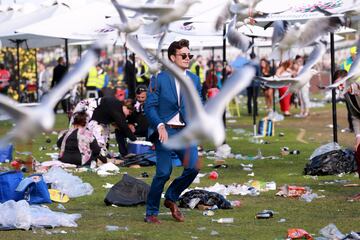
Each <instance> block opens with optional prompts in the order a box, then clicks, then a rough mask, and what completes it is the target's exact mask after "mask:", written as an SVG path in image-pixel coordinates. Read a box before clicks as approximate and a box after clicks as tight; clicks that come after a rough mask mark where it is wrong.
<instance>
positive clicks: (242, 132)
mask: <svg viewBox="0 0 360 240" xmlns="http://www.w3.org/2000/svg"><path fill="white" fill-rule="evenodd" d="M232 131H233V133H235V134H244V133H245V132H246V130H245V129H243V128H234V129H233V130H232Z"/></svg>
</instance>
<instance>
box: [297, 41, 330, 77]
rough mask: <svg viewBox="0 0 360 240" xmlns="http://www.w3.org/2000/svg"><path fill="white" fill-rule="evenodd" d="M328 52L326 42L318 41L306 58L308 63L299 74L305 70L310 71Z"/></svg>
mask: <svg viewBox="0 0 360 240" xmlns="http://www.w3.org/2000/svg"><path fill="white" fill-rule="evenodd" d="M325 52H326V43H324V42H318V43H316V45H315V47H314V48H313V50H312V51H311V53H310V55H309V57H308V58H307V60H306V64H305V65H304V67H303V68H302V69H301V71H300V72H299V75H302V74H303V73H305V72H308V71H310V69H311V68H312V67H313V66H314V65H315V64H316V63H317V62H318V61H319V60H320V59H321V58H322V57H323V55H324V54H325Z"/></svg>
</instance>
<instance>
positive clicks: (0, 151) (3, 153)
mask: <svg viewBox="0 0 360 240" xmlns="http://www.w3.org/2000/svg"><path fill="white" fill-rule="evenodd" d="M13 148H14V147H13V145H12V144H9V145H7V146H6V147H4V148H0V162H5V161H6V160H8V161H11V160H12V159H13Z"/></svg>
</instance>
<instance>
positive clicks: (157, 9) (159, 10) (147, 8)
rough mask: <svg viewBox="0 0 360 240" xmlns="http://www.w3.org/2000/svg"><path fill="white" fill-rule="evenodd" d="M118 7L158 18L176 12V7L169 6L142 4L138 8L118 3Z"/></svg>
mask: <svg viewBox="0 0 360 240" xmlns="http://www.w3.org/2000/svg"><path fill="white" fill-rule="evenodd" d="M117 6H118V7H121V8H125V9H128V10H132V11H135V12H139V13H143V14H149V15H156V16H161V15H164V14H167V13H169V12H171V11H174V10H175V7H174V5H167V4H142V5H138V6H130V5H126V4H123V3H118V4H117Z"/></svg>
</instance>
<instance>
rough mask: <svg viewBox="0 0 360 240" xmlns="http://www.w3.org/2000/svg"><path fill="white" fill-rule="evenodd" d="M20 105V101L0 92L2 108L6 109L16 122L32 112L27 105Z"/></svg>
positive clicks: (0, 106) (0, 105)
mask: <svg viewBox="0 0 360 240" xmlns="http://www.w3.org/2000/svg"><path fill="white" fill-rule="evenodd" d="M18 105H19V103H18V102H16V101H14V100H12V99H11V98H9V97H7V96H5V95H3V94H0V109H2V110H4V111H5V112H6V113H7V115H9V116H10V117H11V118H12V119H14V121H16V122H17V121H18V120H20V119H22V118H25V117H26V116H28V115H29V114H31V113H30V111H29V110H28V109H27V108H26V107H19V106H18Z"/></svg>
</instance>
